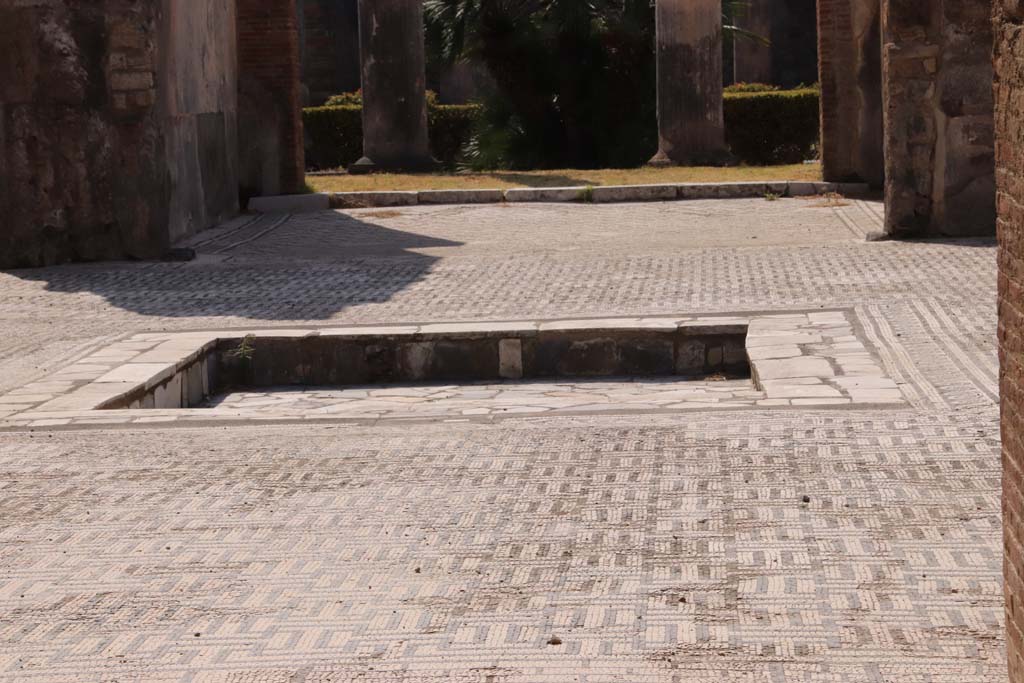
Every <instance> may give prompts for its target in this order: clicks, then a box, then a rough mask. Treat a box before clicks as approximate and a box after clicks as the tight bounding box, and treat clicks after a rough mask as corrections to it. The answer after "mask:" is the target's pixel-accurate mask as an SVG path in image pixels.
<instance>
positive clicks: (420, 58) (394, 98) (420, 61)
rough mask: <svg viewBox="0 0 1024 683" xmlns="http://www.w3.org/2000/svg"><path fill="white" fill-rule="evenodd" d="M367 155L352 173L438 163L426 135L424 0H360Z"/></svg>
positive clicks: (410, 168) (431, 166)
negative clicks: (432, 154)
mask: <svg viewBox="0 0 1024 683" xmlns="http://www.w3.org/2000/svg"><path fill="white" fill-rule="evenodd" d="M359 50H360V55H361V58H362V81H363V158H362V159H360V160H359V161H357V162H356V163H355V164H353V165H352V166H350V167H349V169H348V171H349V173H371V172H373V171H429V170H433V169H435V168H437V166H438V164H437V162H436V161H435V160H434V159H433V158H432V157H431V156H430V143H429V140H428V137H427V99H426V82H427V76H426V56H425V48H424V36H423V3H422V1H421V0H359Z"/></svg>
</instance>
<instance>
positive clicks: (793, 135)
mask: <svg viewBox="0 0 1024 683" xmlns="http://www.w3.org/2000/svg"><path fill="white" fill-rule="evenodd" d="M820 98H821V96H820V93H819V92H818V91H817V90H813V89H810V88H805V89H802V90H781V91H777V92H757V93H729V94H727V95H726V96H725V139H726V142H727V143H728V144H729V147H730V148H731V149H732V153H733V155H734V156H735V157H736V158H737V159H738V160H739V161H741V162H743V163H746V164H754V165H767V164H795V163H800V162H801V161H804V160H805V159H810V158H812V157H813V156H814V153H815V148H816V146H817V144H818V128H819V124H818V117H819V112H818V108H819V100H820Z"/></svg>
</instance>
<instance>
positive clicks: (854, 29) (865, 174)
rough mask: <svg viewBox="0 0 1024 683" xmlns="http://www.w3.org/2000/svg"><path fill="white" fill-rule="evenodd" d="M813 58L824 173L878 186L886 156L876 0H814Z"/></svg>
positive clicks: (829, 177) (831, 178) (831, 179)
mask: <svg viewBox="0 0 1024 683" xmlns="http://www.w3.org/2000/svg"><path fill="white" fill-rule="evenodd" d="M818 58H819V62H818V68H819V82H820V83H821V168H822V174H823V176H824V179H825V180H826V181H829V182H840V183H841V182H866V183H870V184H871V186H872V187H876V188H881V187H882V183H883V178H884V166H885V162H884V158H883V152H882V142H883V135H882V21H881V5H880V2H879V0H818Z"/></svg>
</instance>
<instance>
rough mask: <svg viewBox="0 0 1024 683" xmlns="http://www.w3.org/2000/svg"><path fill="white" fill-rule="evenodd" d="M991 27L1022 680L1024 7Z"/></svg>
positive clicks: (1009, 584)
mask: <svg viewBox="0 0 1024 683" xmlns="http://www.w3.org/2000/svg"><path fill="white" fill-rule="evenodd" d="M994 25H995V100H996V104H995V112H996V115H995V127H996V182H997V187H998V195H997V196H998V201H997V204H998V208H999V214H998V229H999V347H1000V348H999V355H1000V361H1001V365H1002V401H1003V534H1004V537H1005V543H1004V547H1005V559H1004V564H1003V569H1004V572H1003V573H1004V576H1005V583H1004V590H1005V593H1006V636H1007V637H1006V646H1007V653H1008V656H1009V664H1010V680H1011V681H1024V5H1021V4H1019V3H1018V2H1017V1H1016V0H997V1H996V2H995V24H994Z"/></svg>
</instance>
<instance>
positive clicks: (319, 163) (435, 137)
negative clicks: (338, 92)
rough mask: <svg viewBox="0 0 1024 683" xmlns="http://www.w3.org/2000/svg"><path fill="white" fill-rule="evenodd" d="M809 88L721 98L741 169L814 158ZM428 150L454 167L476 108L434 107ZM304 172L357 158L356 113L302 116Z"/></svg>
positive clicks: (813, 99) (333, 110) (345, 109)
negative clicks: (305, 148) (745, 164)
mask: <svg viewBox="0 0 1024 683" xmlns="http://www.w3.org/2000/svg"><path fill="white" fill-rule="evenodd" d="M819 99H820V94H819V92H818V91H817V90H814V89H810V88H808V89H803V90H782V91H775V92H754V93H726V95H725V130H726V141H727V142H728V143H729V146H730V147H731V148H732V152H733V154H734V155H735V156H736V158H737V159H738V160H739V161H741V162H743V163H747V164H755V165H765V164H786V163H799V162H801V161H803V160H804V159H809V158H812V157H813V156H814V153H815V147H816V146H817V143H818V102H819ZM428 112H429V114H428V119H429V126H430V147H431V149H432V151H433V153H434V157H435V158H436V159H438V160H439V161H441V162H442V163H443V164H444V165H445V167H446V168H449V169H453V168H455V166H456V164H457V162H458V159H459V155H460V153H461V151H462V148H463V146H464V145H465V143H466V142H467V141H468V140H469V137H470V134H471V133H472V130H473V124H474V122H475V120H476V117H477V116H478V115H479V113H480V105H476V104H467V105H436V106H431V107H430V108H429V109H428ZM303 121H304V123H305V127H306V138H307V140H308V141H309V147H308V148H307V150H306V161H307V164H308V165H309V167H310V168H316V169H325V168H337V167H341V166H348V165H349V164H351V163H352V162H354V161H356V160H357V159H359V157H361V156H362V148H363V121H362V108H361V107H359V106H358V105H344V106H335V107H314V108H312V109H306V110H305V111H304V112H303Z"/></svg>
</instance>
